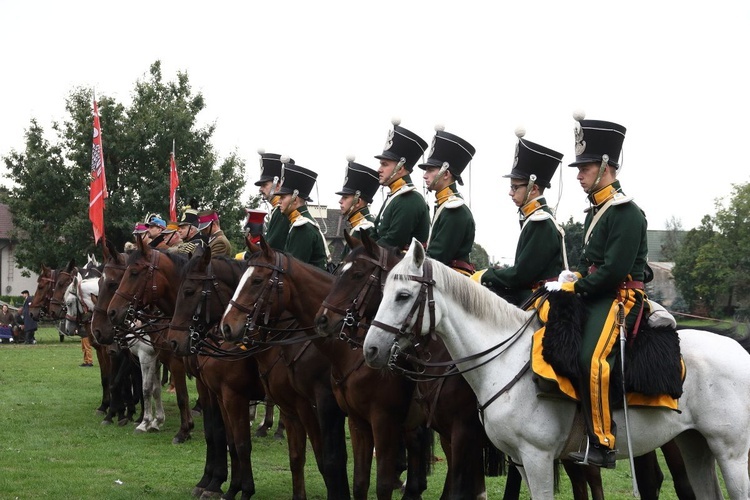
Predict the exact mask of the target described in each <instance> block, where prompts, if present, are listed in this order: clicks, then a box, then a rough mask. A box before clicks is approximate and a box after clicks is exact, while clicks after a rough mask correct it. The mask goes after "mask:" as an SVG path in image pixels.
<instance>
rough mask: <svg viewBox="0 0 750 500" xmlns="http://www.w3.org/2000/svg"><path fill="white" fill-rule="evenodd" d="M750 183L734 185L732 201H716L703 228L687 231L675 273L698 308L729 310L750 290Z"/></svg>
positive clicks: (723, 311)
mask: <svg viewBox="0 0 750 500" xmlns="http://www.w3.org/2000/svg"><path fill="white" fill-rule="evenodd" d="M748 245H750V184H740V185H734V186H733V190H732V195H731V198H730V200H729V201H728V203H726V204H724V203H723V202H722V200H719V201H717V203H716V215H714V216H710V215H706V216H704V217H703V220H702V221H701V225H700V227H698V228H696V229H693V230H691V231H689V232H688V233H687V235H686V236H685V239H684V241H683V242H682V245H681V246H680V248H679V250H678V252H677V255H676V257H675V266H674V269H673V270H672V274H673V276H674V278H675V282H676V284H677V287H678V288H679V290H680V292H681V293H682V295H683V297H684V298H685V300H686V301H687V302H688V304H689V305H690V307H691V309H694V308H695V307H697V306H698V305H700V306H704V307H705V308H707V310H708V311H709V312H712V313H728V312H731V311H732V309H733V302H735V301H736V299H737V298H738V297H747V296H748V294H749V293H750V285H749V283H750V256H749V255H748V253H747V252H746V251H745V250H744V249H746V248H748Z"/></svg>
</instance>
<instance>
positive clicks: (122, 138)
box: [4, 61, 245, 269]
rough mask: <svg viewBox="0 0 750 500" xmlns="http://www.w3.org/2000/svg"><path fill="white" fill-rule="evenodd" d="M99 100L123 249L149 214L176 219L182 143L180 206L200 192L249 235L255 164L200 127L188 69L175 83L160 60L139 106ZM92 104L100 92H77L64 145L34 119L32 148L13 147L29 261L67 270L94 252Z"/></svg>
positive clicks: (141, 83) (9, 161) (21, 258)
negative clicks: (216, 144) (249, 178)
mask: <svg viewBox="0 0 750 500" xmlns="http://www.w3.org/2000/svg"><path fill="white" fill-rule="evenodd" d="M97 100H98V101H99V110H100V114H101V124H102V138H103V146H104V164H105V169H106V176H107V187H108V190H109V198H108V200H107V202H106V209H105V214H104V220H105V225H106V237H107V239H109V240H111V241H113V242H114V243H115V244H116V245H117V246H122V245H124V243H125V241H127V240H129V239H131V238H132V235H131V232H132V228H133V224H134V223H135V222H136V221H139V220H142V219H143V217H144V216H145V215H146V214H147V213H153V212H157V213H160V214H162V215H164V216H165V218H166V216H168V213H169V208H168V203H169V195H168V194H169V154H170V152H171V151H172V143H173V142H172V141H173V140H174V141H175V144H176V158H177V165H178V170H179V175H180V189H179V192H178V205H184V204H186V203H187V202H188V200H190V199H191V198H195V199H197V200H198V201H199V203H200V205H199V208H203V209H214V210H216V211H217V212H218V213H219V214H220V216H221V220H222V229H224V231H225V233H227V236H228V237H229V238H230V240H232V241H241V240H240V238H241V235H240V231H241V225H240V221H242V220H243V219H244V216H245V211H244V209H243V203H242V200H241V199H240V195H241V193H242V191H243V189H244V186H245V175H244V168H245V163H244V161H243V160H242V159H241V158H239V157H238V156H237V154H236V153H232V154H230V155H229V156H228V157H227V158H225V159H219V158H218V156H217V154H216V152H215V150H214V148H213V146H212V145H211V139H212V136H213V133H214V130H215V125H213V124H212V125H208V126H205V127H202V128H199V127H197V115H198V114H199V113H200V112H201V111H202V110H203V109H205V101H204V99H203V96H202V95H201V94H200V93H195V92H193V91H192V89H191V87H190V82H189V78H188V75H187V74H186V73H179V72H178V73H177V77H176V79H175V80H174V81H169V82H165V81H164V80H163V78H162V72H161V63H160V62H159V61H156V62H155V63H153V64H152V65H151V67H150V69H149V72H148V74H147V75H146V77H145V78H144V79H142V80H138V81H137V82H136V84H135V87H134V90H133V93H132V103H131V104H130V105H129V106H127V107H126V106H124V105H122V104H120V103H118V102H116V101H115V100H114V99H111V98H108V97H107V96H98V99H97ZM91 101H92V92H91V90H90V89H87V88H76V89H73V90H72V91H71V93H70V95H69V97H68V99H67V100H66V113H67V115H66V119H65V120H64V121H63V123H62V124H61V125H59V124H54V126H53V131H54V132H55V134H56V137H57V140H56V142H54V143H48V142H46V141H45V140H44V133H43V130H42V129H41V127H40V126H39V125H38V124H37V123H36V121H35V120H32V122H31V126H30V127H29V129H28V130H27V132H26V148H25V151H24V153H18V152H15V151H12V152H11V153H10V154H9V155H8V156H7V157H6V158H5V159H4V161H5V164H6V166H8V169H9V171H10V174H9V177H10V178H11V179H12V180H13V181H14V183H15V187H14V188H13V189H12V190H11V192H10V193H9V195H8V199H9V201H8V202H9V204H10V208H11V212H12V213H13V217H14V224H15V226H16V227H17V228H18V233H17V235H16V237H17V238H18V246H17V254H16V256H17V260H18V263H19V265H21V266H23V267H30V268H32V269H33V268H38V267H40V266H41V264H42V263H45V264H47V265H50V266H53V267H59V266H60V265H62V264H63V263H66V262H67V261H68V260H70V258H73V257H77V256H81V257H83V256H84V255H86V253H88V252H92V251H93V250H94V248H93V238H92V231H91V224H90V222H89V220H88V189H89V181H90V168H91V148H92V145H91V142H92V128H91V127H92V116H91ZM52 207H53V208H52ZM61 242H62V243H63V244H62V245H61V244H60V243H61Z"/></svg>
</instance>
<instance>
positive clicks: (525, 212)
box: [520, 199, 544, 217]
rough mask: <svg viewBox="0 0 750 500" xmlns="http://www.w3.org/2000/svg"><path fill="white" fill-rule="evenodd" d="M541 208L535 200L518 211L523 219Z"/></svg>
mask: <svg viewBox="0 0 750 500" xmlns="http://www.w3.org/2000/svg"><path fill="white" fill-rule="evenodd" d="M543 206H544V205H542V204H541V203H539V200H538V199H536V200H531V201H530V202H528V203H527V204H526V205H524V206H522V207H521V208H520V210H521V213H522V214H523V216H524V217H528V216H529V215H531V214H533V213H534V212H536V211H537V210H539V209H540V208H542V207H543Z"/></svg>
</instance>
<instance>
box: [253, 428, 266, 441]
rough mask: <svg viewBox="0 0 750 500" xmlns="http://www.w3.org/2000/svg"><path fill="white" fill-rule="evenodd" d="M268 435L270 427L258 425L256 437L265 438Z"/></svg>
mask: <svg viewBox="0 0 750 500" xmlns="http://www.w3.org/2000/svg"><path fill="white" fill-rule="evenodd" d="M266 436H268V428H267V427H258V430H257V431H255V437H257V438H264V437H266Z"/></svg>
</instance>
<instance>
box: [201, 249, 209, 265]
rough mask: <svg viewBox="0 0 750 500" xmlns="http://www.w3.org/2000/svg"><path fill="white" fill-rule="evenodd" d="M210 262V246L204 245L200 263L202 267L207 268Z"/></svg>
mask: <svg viewBox="0 0 750 500" xmlns="http://www.w3.org/2000/svg"><path fill="white" fill-rule="evenodd" d="M210 263H211V247H210V246H206V248H204V249H203V255H201V265H202V266H203V267H204V268H208V265H209V264H210Z"/></svg>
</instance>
